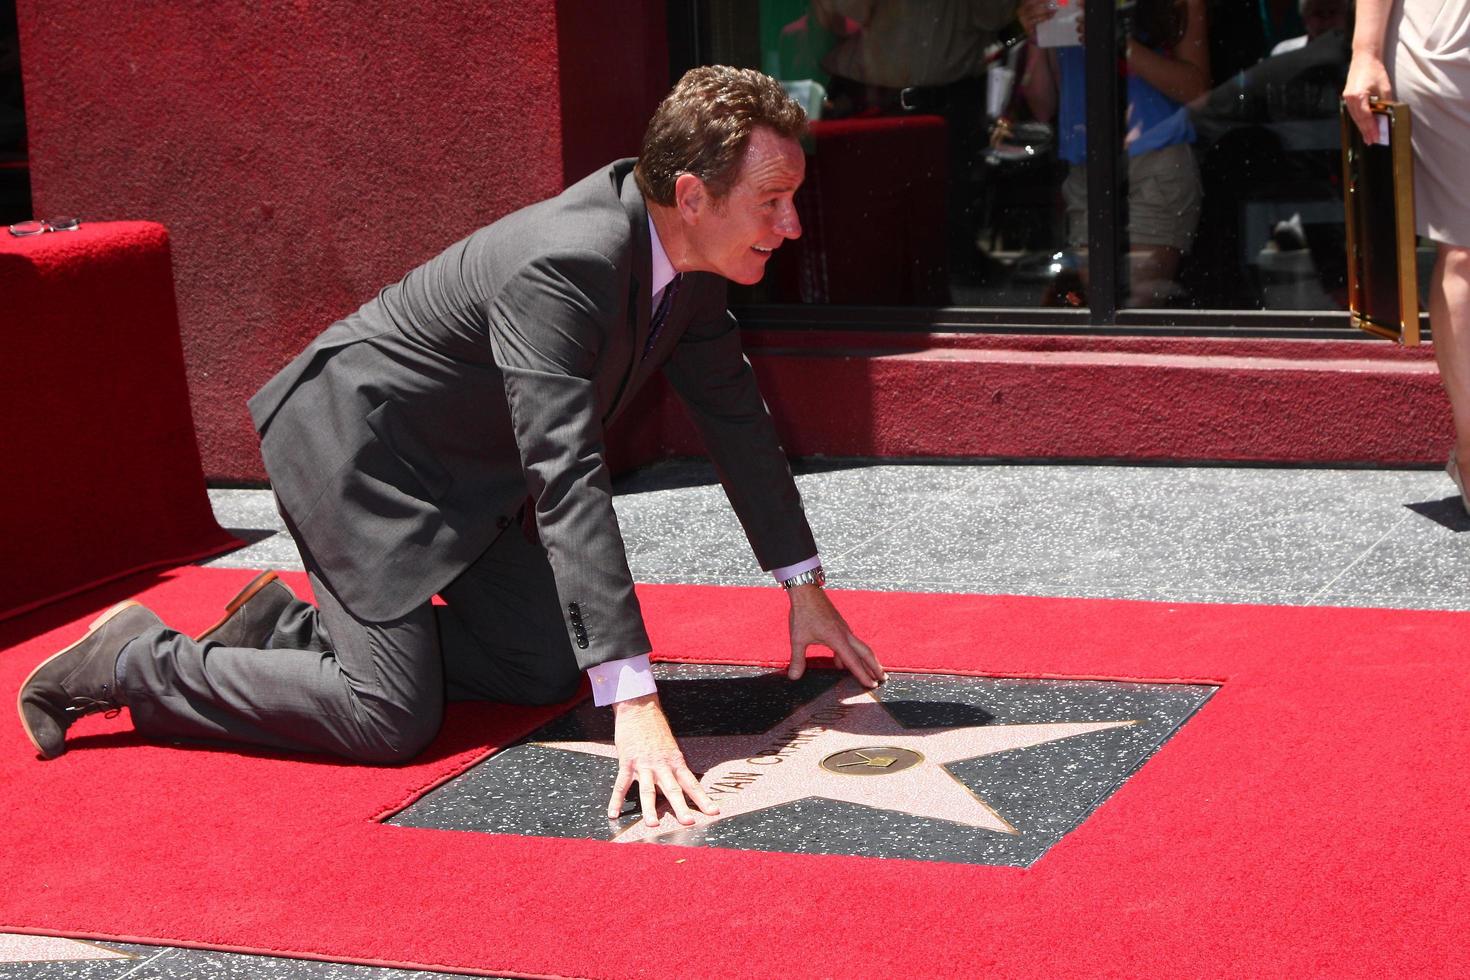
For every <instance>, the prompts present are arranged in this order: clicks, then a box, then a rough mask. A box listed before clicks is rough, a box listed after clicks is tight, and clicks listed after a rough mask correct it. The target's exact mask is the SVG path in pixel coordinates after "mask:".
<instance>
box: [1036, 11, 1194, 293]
mask: <svg viewBox="0 0 1470 980" xmlns="http://www.w3.org/2000/svg"><path fill="white" fill-rule="evenodd" d="M1066 2H1067V0H1058V3H1059V5H1065V4H1066ZM1071 2H1073V3H1079V2H1080V0H1071ZM1028 26H1031V25H1028ZM1077 30H1078V39H1079V41H1080V39H1081V35H1082V30H1083V21H1082V18H1080V17H1079V18H1078V22H1077ZM1085 62H1086V53H1085V51H1084V49H1083V47H1082V46H1081V45H1080V44H1078V45H1073V46H1069V47H1060V48H1040V47H1036V46H1034V45H1033V47H1032V49H1031V54H1030V58H1029V61H1028V63H1027V68H1026V75H1025V78H1024V79H1023V82H1022V84H1023V89H1024V92H1025V96H1026V101H1027V103H1028V104H1029V105H1030V107H1031V112H1032V114H1033V115H1035V116H1036V118H1037V119H1040V120H1042V121H1044V122H1050V121H1051V120H1053V119H1055V120H1056V130H1057V148H1058V154H1059V155H1060V156H1061V158H1062V159H1063V160H1065V161H1067V163H1068V164H1070V168H1069V171H1068V174H1067V179H1066V181H1065V182H1064V183H1063V185H1062V196H1063V198H1064V199H1065V201H1066V206H1067V240H1068V244H1069V245H1071V246H1072V248H1074V249H1077V250H1079V251H1080V250H1084V249H1085V248H1086V246H1087V166H1086V160H1087V82H1086V74H1085ZM1123 62H1124V66H1125V68H1126V72H1127V79H1126V84H1127V93H1128V113H1127V117H1126V128H1125V132H1124V135H1123V143H1124V147H1125V148H1126V149H1127V152H1128V228H1127V237H1128V257H1129V295H1128V305H1129V306H1161V305H1168V304H1170V302H1171V301H1172V300H1174V299H1175V298H1176V297H1175V294H1176V292H1177V286H1176V285H1175V283H1174V276H1175V273H1176V271H1177V270H1178V268H1179V261H1180V259H1181V258H1182V257H1183V255H1184V253H1185V252H1186V251H1188V250H1189V247H1190V244H1191V243H1192V242H1193V240H1194V232H1195V227H1196V225H1197V224H1198V223H1199V213H1200V202H1201V193H1200V180H1199V168H1198V166H1197V164H1196V163H1195V159H1194V152H1193V149H1192V148H1191V144H1192V143H1193V142H1194V139H1195V133H1194V127H1193V125H1192V124H1191V123H1190V119H1189V113H1188V112H1187V111H1185V109H1184V105H1185V104H1186V103H1188V102H1190V101H1192V100H1194V99H1197V98H1199V97H1200V96H1202V95H1204V94H1205V93H1206V92H1208V91H1209V90H1210V81H1211V80H1210V51H1209V36H1208V28H1207V26H1206V15H1205V4H1204V0H1139V2H1138V4H1137V6H1136V8H1135V11H1134V16H1133V19H1132V24H1131V28H1130V34H1129V36H1128V39H1127V42H1126V45H1125V48H1124V58H1123ZM1085 265H1086V263H1083V267H1084V268H1085Z"/></svg>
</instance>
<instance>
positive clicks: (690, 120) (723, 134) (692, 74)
mask: <svg viewBox="0 0 1470 980" xmlns="http://www.w3.org/2000/svg"><path fill="white" fill-rule="evenodd" d="M757 126H765V127H767V128H768V129H771V130H774V131H775V132H776V133H777V135H780V136H787V137H791V138H792V139H800V138H801V137H802V136H803V135H805V133H806V113H805V112H803V111H802V108H801V106H800V105H799V104H797V102H796V101H795V100H793V99H792V98H791V97H790V96H788V95H787V94H786V92H785V91H784V90H783V89H782V88H781V83H780V82H778V81H776V80H775V79H774V78H772V77H770V76H769V75H762V74H761V73H760V72H758V71H755V70H754V69H751V68H730V67H728V66H725V65H707V66H705V67H702V68H691V69H690V70H689V71H687V72H685V73H684V77H683V78H681V79H679V84H677V85H675V86H674V90H673V91H672V92H670V93H669V94H668V95H667V96H665V97H664V100H663V102H661V103H659V107H658V111H656V112H655V113H654V114H653V119H651V120H650V121H649V123H648V130H647V131H646V132H645V133H644V134H643V148H642V150H640V151H639V153H638V166H637V167H636V168H635V169H634V170H633V177H634V179H635V180H637V181H638V189H639V190H640V191H642V192H643V196H644V197H645V198H647V199H649V200H650V201H653V202H655V203H657V204H662V205H665V206H670V205H672V204H673V203H674V181H675V179H676V178H678V176H679V175H680V174H685V173H687V174H693V175H694V176H696V177H698V178H699V179H700V180H702V181H704V182H705V184H706V185H708V187H709V188H710V192H711V193H712V194H713V195H714V196H715V199H716V200H718V199H720V198H722V197H724V196H725V195H726V194H727V193H729V191H730V188H731V187H733V186H734V185H735V181H736V179H737V178H738V177H739V173H740V165H741V163H742V162H743V161H744V159H745V147H746V144H748V143H749V142H750V134H751V133H752V132H754V131H755V128H756V127H757Z"/></svg>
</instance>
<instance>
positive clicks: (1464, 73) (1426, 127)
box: [1342, 0, 1470, 512]
mask: <svg viewBox="0 0 1470 980" xmlns="http://www.w3.org/2000/svg"><path fill="white" fill-rule="evenodd" d="M1467 90H1470V0H1358V7H1357V15H1356V20H1355V23H1354V30H1353V59H1352V63H1351V64H1350V65H1349V66H1348V75H1347V81H1346V83H1345V84H1344V86H1343V92H1342V97H1343V102H1344V103H1345V104H1346V105H1347V110H1348V113H1349V114H1350V115H1351V116H1352V119H1353V122H1354V123H1355V124H1356V125H1357V126H1358V129H1359V130H1360V131H1361V132H1362V134H1363V140H1364V142H1367V143H1376V142H1378V141H1379V132H1378V121H1377V120H1376V119H1375V118H1374V115H1373V112H1372V110H1371V109H1370V102H1371V100H1373V99H1379V100H1384V101H1388V100H1393V99H1397V100H1398V101H1401V102H1404V103H1406V104H1407V105H1408V106H1409V107H1410V109H1411V110H1412V112H1413V113H1414V126H1413V137H1412V142H1413V149H1414V197H1415V211H1416V219H1415V220H1416V228H1417V231H1418V233H1419V234H1420V235H1422V236H1423V237H1425V238H1428V239H1430V240H1431V241H1433V242H1434V243H1435V245H1436V248H1437V254H1436V256H1435V262H1434V273H1433V275H1432V277H1431V279H1430V284H1429V328H1430V331H1431V332H1432V334H1433V337H1434V354H1435V360H1436V361H1437V362H1438V363H1439V374H1440V379H1441V381H1442V382H1443V384H1444V388H1445V393H1446V394H1448V395H1449V399H1450V411H1451V414H1452V416H1453V418H1454V423H1455V445H1454V448H1452V449H1451V450H1450V458H1449V462H1448V463H1446V464H1445V471H1446V472H1447V473H1448V474H1449V476H1450V479H1452V480H1454V481H1455V486H1456V487H1457V488H1458V489H1459V491H1460V501H1461V503H1462V504H1464V506H1465V509H1466V511H1467V512H1470V495H1467V494H1466V492H1465V490H1466V487H1467V486H1470V197H1467V196H1466V195H1464V194H1463V192H1462V190H1461V187H1462V183H1463V182H1462V181H1461V180H1458V179H1457V177H1458V176H1459V172H1460V170H1461V168H1463V166H1464V160H1465V158H1466V157H1467V156H1470V102H1467V101H1466V100H1465V98H1464V95H1463V94H1462V93H1464V92H1466V91H1467Z"/></svg>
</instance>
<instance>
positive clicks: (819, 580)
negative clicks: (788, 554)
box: [781, 565, 827, 589]
mask: <svg viewBox="0 0 1470 980" xmlns="http://www.w3.org/2000/svg"><path fill="white" fill-rule="evenodd" d="M826 584H827V573H826V572H824V571H822V566H821V565H818V566H817V567H816V568H813V569H809V570H807V571H805V572H802V573H801V574H800V575H793V576H791V577H790V578H783V579H782V580H781V588H783V589H794V588H795V587H796V586H798V585H815V586H816V587H817V588H819V589H820V588H821V587H822V586H824V585H826Z"/></svg>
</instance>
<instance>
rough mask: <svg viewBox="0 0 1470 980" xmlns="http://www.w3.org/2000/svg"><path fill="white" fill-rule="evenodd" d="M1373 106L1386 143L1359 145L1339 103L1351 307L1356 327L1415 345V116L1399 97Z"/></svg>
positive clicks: (1353, 126) (1355, 130) (1360, 136)
mask: <svg viewBox="0 0 1470 980" xmlns="http://www.w3.org/2000/svg"><path fill="white" fill-rule="evenodd" d="M1372 110H1373V114H1374V116H1375V118H1377V119H1379V120H1381V122H1380V123H1379V133H1380V134H1384V133H1386V134H1387V136H1388V142H1387V144H1386V145H1385V144H1384V143H1383V142H1381V141H1380V142H1377V143H1373V144H1371V145H1370V144H1367V143H1364V142H1363V134H1362V133H1360V132H1359V131H1358V127H1357V125H1356V124H1355V123H1354V122H1353V120H1352V117H1350V116H1349V115H1348V111H1347V106H1346V105H1343V106H1342V107H1341V116H1342V187H1343V208H1344V217H1345V220H1346V223H1347V271H1348V312H1349V315H1350V316H1351V318H1352V323H1353V326H1355V327H1357V328H1358V329H1360V330H1366V331H1367V332H1368V333H1371V334H1374V335H1375V336H1378V337H1385V338H1387V339H1389V340H1393V341H1396V342H1398V343H1400V344H1403V345H1404V346H1405V347H1414V346H1417V345H1418V343H1419V277H1418V264H1417V254H1416V250H1415V249H1416V245H1417V238H1416V236H1415V231H1414V154H1413V150H1412V148H1411V146H1410V139H1411V135H1412V129H1411V127H1412V125H1413V122H1412V115H1411V113H1410V112H1409V107H1408V106H1407V105H1405V104H1404V103H1402V102H1379V101H1374V102H1373V103H1372Z"/></svg>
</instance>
